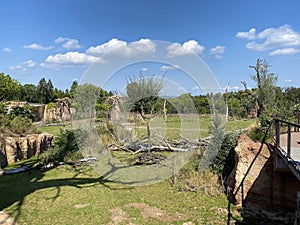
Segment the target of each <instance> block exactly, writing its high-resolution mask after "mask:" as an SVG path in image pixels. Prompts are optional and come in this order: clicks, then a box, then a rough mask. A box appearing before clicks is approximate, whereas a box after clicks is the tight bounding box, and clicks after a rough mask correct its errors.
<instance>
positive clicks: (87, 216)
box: [0, 166, 227, 225]
mask: <svg viewBox="0 0 300 225" xmlns="http://www.w3.org/2000/svg"><path fill="white" fill-rule="evenodd" d="M0 196H1V197H0V198H1V201H0V210H5V211H7V212H8V213H9V214H11V215H12V216H13V217H14V218H16V220H17V222H18V223H19V224H39V225H42V224H109V223H110V222H111V221H114V220H117V219H118V218H119V219H120V212H122V213H121V214H122V215H123V214H124V216H123V217H124V218H123V222H122V223H119V224H129V223H130V222H132V223H134V224H183V223H184V222H187V221H192V222H194V224H226V218H227V214H226V213H224V212H223V211H226V210H225V209H226V207H227V200H226V197H225V196H224V195H219V196H214V197H213V196H208V195H205V194H203V193H201V192H179V191H178V190H177V189H176V188H175V187H172V186H171V185H170V184H169V182H168V181H165V182H162V183H158V184H154V185H150V186H142V187H133V186H127V185H122V184H116V183H112V182H109V181H108V180H105V179H103V178H99V175H98V174H96V173H95V172H94V171H93V170H84V171H81V172H78V171H76V170H74V169H70V168H69V167H68V168H67V167H62V166H61V167H60V168H56V169H53V170H50V171H47V172H41V171H36V172H34V173H31V174H29V173H22V174H15V175H9V176H2V177H0ZM154 212H158V213H160V214H161V216H157V215H156V214H155V213H154ZM222 212H223V213H222ZM115 214H116V215H115ZM112 224H114V223H112Z"/></svg>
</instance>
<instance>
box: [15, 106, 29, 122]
mask: <svg viewBox="0 0 300 225" xmlns="http://www.w3.org/2000/svg"><path fill="white" fill-rule="evenodd" d="M10 116H11V119H13V118H14V117H16V116H22V117H24V118H27V119H30V120H31V121H33V120H34V107H32V106H29V105H28V106H24V107H15V108H14V109H12V110H11V112H10Z"/></svg>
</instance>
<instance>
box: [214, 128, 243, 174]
mask: <svg viewBox="0 0 300 225" xmlns="http://www.w3.org/2000/svg"><path fill="white" fill-rule="evenodd" d="M240 134H241V132H239V131H233V132H230V133H227V134H225V136H224V139H223V142H222V145H221V148H220V150H219V152H218V154H217V156H216V157H215V159H214V161H213V163H212V164H211V168H212V170H213V171H214V172H215V173H217V174H220V175H222V177H223V178H226V177H228V175H229V174H230V172H231V171H232V169H233V167H234V157H235V152H234V149H235V147H236V144H237V139H238V137H239V135H240Z"/></svg>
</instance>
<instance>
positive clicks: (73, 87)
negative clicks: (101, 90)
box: [70, 80, 78, 98]
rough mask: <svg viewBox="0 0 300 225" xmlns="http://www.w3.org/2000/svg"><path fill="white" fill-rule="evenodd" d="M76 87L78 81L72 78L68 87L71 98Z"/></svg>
mask: <svg viewBox="0 0 300 225" xmlns="http://www.w3.org/2000/svg"><path fill="white" fill-rule="evenodd" d="M77 87H78V82H77V80H74V81H73V82H72V85H71V89H70V97H71V98H74V97H75V93H76V89H77Z"/></svg>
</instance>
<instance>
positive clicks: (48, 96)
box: [46, 79, 54, 103]
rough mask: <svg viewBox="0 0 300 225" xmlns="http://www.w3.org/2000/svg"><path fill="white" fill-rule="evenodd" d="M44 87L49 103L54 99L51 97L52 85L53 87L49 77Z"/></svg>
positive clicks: (52, 94) (52, 93) (52, 92)
mask: <svg viewBox="0 0 300 225" xmlns="http://www.w3.org/2000/svg"><path fill="white" fill-rule="evenodd" d="M46 87H47V92H46V99H47V103H49V102H52V101H54V98H53V96H54V87H53V84H52V81H51V80H50V79H49V80H48V82H47V84H46Z"/></svg>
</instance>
